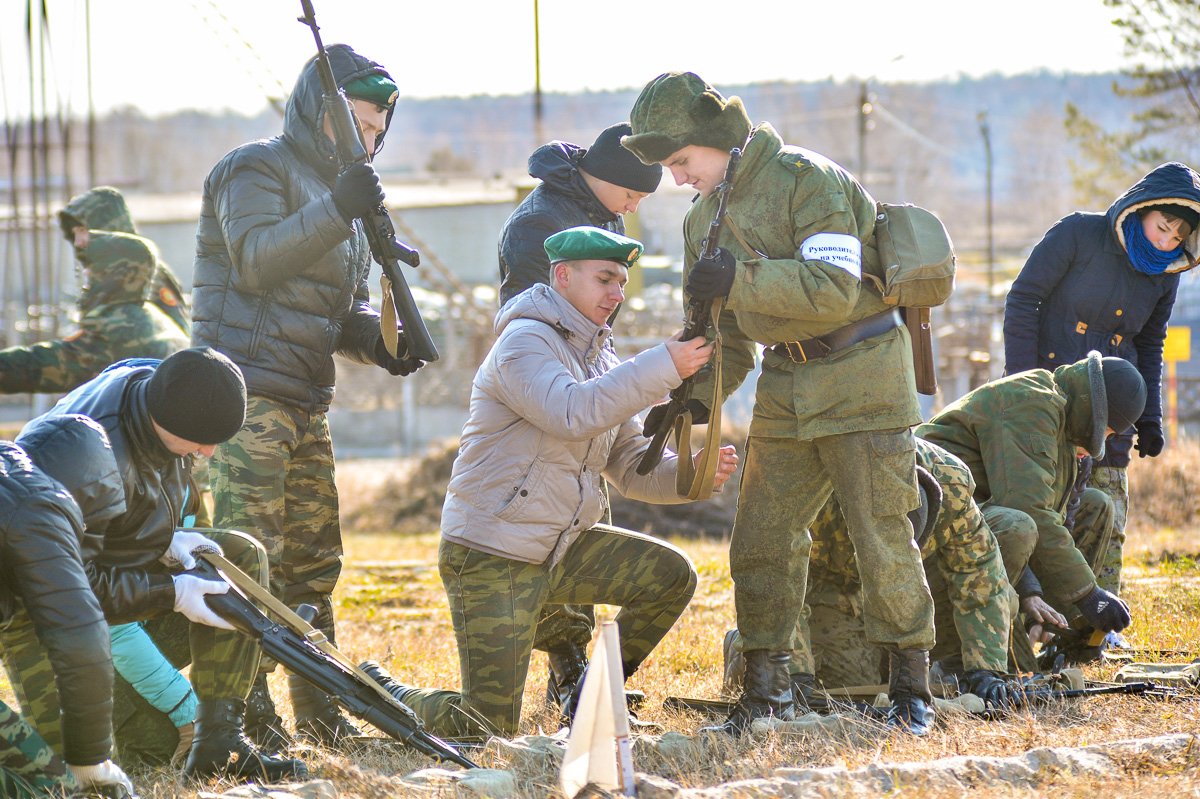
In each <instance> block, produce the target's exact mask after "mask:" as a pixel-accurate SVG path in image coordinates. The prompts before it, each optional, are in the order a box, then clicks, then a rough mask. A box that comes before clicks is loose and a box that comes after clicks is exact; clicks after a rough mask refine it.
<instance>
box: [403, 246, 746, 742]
mask: <svg viewBox="0 0 1200 799" xmlns="http://www.w3.org/2000/svg"><path fill="white" fill-rule="evenodd" d="M545 248H546V254H547V255H548V256H549V259H550V263H551V284H550V285H544V284H539V285H535V286H533V287H532V288H530V289H528V290H526V291H524V292H522V293H521V294H520V295H518V296H517V297H515V298H513V299H512V300H511V301H510V302H508V303H507V304H506V305H505V306H504V307H503V308H502V309H501V311H500V313H499V315H498V316H497V318H496V333H497V336H498V338H497V340H496V343H495V345H494V346H493V347H492V350H491V352H490V353H488V356H487V358H485V359H484V362H483V364H482V365H481V366H480V367H479V371H478V372H477V373H476V375H475V380H474V383H473V385H472V388H471V402H470V414H469V418H468V419H467V423H466V426H465V427H464V428H463V433H462V442H461V445H460V449H459V453H458V457H457V458H456V459H455V462H454V470H453V473H452V475H451V478H450V485H449V490H448V493H447V495H446V504H445V507H444V508H443V511H442V544H441V550H440V553H439V558H438V560H439V568H440V569H441V574H442V582H443V583H444V584H445V586H446V593H447V594H448V596H449V600H450V612H451V615H452V616H453V621H454V634H455V637H456V639H457V641H458V653H459V664H460V668H461V672H462V691H461V693H459V692H453V691H433V690H422V689H409V690H407V691H405V693H404V694H403V695H402V697H401V698H402V699H403V701H404V702H406V703H408V704H409V705H410V706H411V707H412V708H413V709H414V710H415V711H416V712H417V714H418V715H419V716H421V717H422V718H423V719H424V721H425V722H426V724H427V725H428V726H429V727H430V728H431V730H432V731H433V732H435V733H436V734H440V735H447V736H462V735H478V734H491V733H500V734H503V735H511V734H512V733H514V732H515V731H516V729H517V725H518V723H519V722H520V719H521V700H522V692H523V689H524V685H525V676H526V672H527V671H528V669H529V653H530V650H531V647H532V644H533V639H534V632H535V628H536V625H537V620H538V618H539V617H540V615H541V611H542V608H543V607H544V606H545V605H551V604H564V603H574V604H582V605H593V604H601V603H603V604H608V605H620V606H621V608H622V609H621V612H620V614H618V616H617V623H618V625H619V626H620V631H621V660H622V662H623V664H624V671H625V677H626V678H628V677H629V675H630V674H632V673H633V672H634V670H636V669H637V668H638V666H639V665H640V664H641V663H642V661H643V660H645V659H646V657H647V656H648V655H649V654H650V652H651V651H652V650H653V649H654V647H655V646H656V645H657V644H658V642H659V641H660V640H661V639H662V637H663V636H664V635H666V633H667V631H668V630H670V629H671V626H672V625H673V624H674V623H675V620H676V619H677V618H679V615H680V614H681V613H682V612H683V610H684V608H685V607H687V604H688V602H689V601H690V600H691V597H692V592H693V591H694V590H695V588H696V570H695V567H694V566H693V565H692V562H691V560H690V559H689V558H688V556H687V555H686V554H684V553H683V552H681V551H680V550H679V549H676V548H675V547H673V546H671V545H670V544H666V543H663V542H662V541H659V540H656V539H653V538H649V537H647V536H644V535H640V534H638V533H633V532H630V531H628V530H622V529H620V528H617V527H612V526H609V525H604V524H598V521H599V520H600V518H601V517H602V515H603V513H604V503H603V500H602V496H603V495H602V491H601V486H602V485H603V481H604V480H605V479H607V480H608V481H609V483H610V484H611V485H612V486H613V487H614V488H616V489H617V490H618V491H620V492H621V493H622V494H623V495H625V496H627V497H630V498H633V499H638V500H643V501H648V502H659V503H674V502H683V501H686V500H683V499H681V498H680V497H679V496H678V494H677V493H676V490H675V469H676V461H677V456H676V455H674V454H672V453H667V454H666V456H665V457H664V458H663V460H662V463H661V464H660V465H659V466H658V467H657V468H656V469H655V470H654V471H653V472H651V473H650V474H648V475H645V476H639V475H637V473H636V471H635V470H636V467H637V464H638V461H639V460H640V459H641V456H642V453H643V452H645V450H646V449H647V445H648V440H647V439H646V438H644V437H643V436H642V435H641V424H640V423H639V422H638V420H637V419H636V418H635V415H636V414H637V413H639V412H640V411H642V410H644V409H645V408H647V407H649V406H650V405H653V404H654V403H656V402H658V401H660V400H661V399H662V398H663V397H664V395H666V393H667V392H668V391H669V390H670V389H672V388H674V387H675V386H677V385H679V383H680V381H681V380H682V379H683V378H686V377H689V376H690V375H692V374H694V373H695V372H696V371H697V370H698V369H700V367H701V366H703V365H704V364H705V362H707V361H708V359H709V356H710V355H711V354H712V346H711V345H709V344H706V343H705V341H704V340H703V339H702V338H699V337H698V338H695V339H691V340H689V341H677V340H673V339H672V340H669V341H666V342H664V343H663V344H659V345H658V346H656V347H652V348H650V349H648V350H646V351H645V352H642V353H639V354H638V355H636V356H635V357H633V358H632V359H630V360H628V361H625V362H623V363H618V360H617V356H616V353H615V352H614V350H613V347H612V344H611V341H610V336H611V335H612V329H611V328H610V327H609V326H608V324H607V320H608V318H609V317H610V316H611V315H612V312H613V309H615V308H616V307H617V305H618V304H620V303H621V302H622V301H623V300H624V286H625V282H626V280H627V279H628V276H629V267H630V266H631V265H632V264H633V263H634V262H635V261H636V260H637V259H638V257H639V256H640V255H641V253H642V245H641V244H640V243H638V242H636V241H634V240H633V239H629V238H626V237H624V236H621V235H619V234H616V233H610V232H608V231H605V230H601V229H600V228H595V227H576V228H570V229H568V230H564V231H562V232H560V233H556V234H555V235H553V236H551V237H550V238H548V239H547V240H546V244H545ZM736 468H737V454H736V453H735V452H734V448H733V447H722V449H721V455H720V459H719V465H718V468H717V474H716V477H715V480H714V484H715V486H717V487H719V486H721V485H722V484H724V483H725V481H726V480H728V479H729V476H730V475H731V474H733V472H734V470H735V469H736ZM576 693H577V692H576ZM569 704H573V703H569ZM570 712H571V711H570V709H568V714H570Z"/></svg>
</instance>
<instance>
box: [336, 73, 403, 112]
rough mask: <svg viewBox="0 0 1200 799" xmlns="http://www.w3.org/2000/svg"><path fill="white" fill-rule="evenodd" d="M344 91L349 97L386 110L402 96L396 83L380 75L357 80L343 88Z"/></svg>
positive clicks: (376, 74)
mask: <svg viewBox="0 0 1200 799" xmlns="http://www.w3.org/2000/svg"><path fill="white" fill-rule="evenodd" d="M342 91H344V92H345V93H346V96H347V97H352V98H354V99H357V100H366V101H368V102H371V103H375V105H381V106H383V107H384V108H391V107H392V104H393V103H395V102H396V97H397V96H399V94H400V90H399V88H397V86H396V83H395V81H393V80H392V79H391V78H389V77H387V76H386V75H380V74H378V73H375V74H372V75H367V76H365V77H362V78H355V79H354V80H352V81H350V82H349V83H347V84H346V85H345V86H343V87H342Z"/></svg>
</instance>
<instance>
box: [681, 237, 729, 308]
mask: <svg viewBox="0 0 1200 799" xmlns="http://www.w3.org/2000/svg"><path fill="white" fill-rule="evenodd" d="M736 272H737V261H736V260H735V259H734V257H733V255H731V254H730V252H729V251H728V250H722V249H718V250H717V251H716V252H715V253H714V254H713V256H712V257H711V258H701V259H700V260H699V261H696V263H694V264H692V269H691V271H689V272H688V278H687V286H686V287H685V288H686V289H687V293H688V296H690V297H691V298H692V299H695V300H715V299H716V298H717V297H728V296H729V290H730V289H731V288H733V277H734V275H735V274H736Z"/></svg>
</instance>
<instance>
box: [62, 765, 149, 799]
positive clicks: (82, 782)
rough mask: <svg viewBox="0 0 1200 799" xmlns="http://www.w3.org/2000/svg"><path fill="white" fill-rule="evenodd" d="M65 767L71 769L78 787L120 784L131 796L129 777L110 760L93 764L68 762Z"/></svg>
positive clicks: (131, 787) (131, 788) (131, 789)
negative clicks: (84, 764)
mask: <svg viewBox="0 0 1200 799" xmlns="http://www.w3.org/2000/svg"><path fill="white" fill-rule="evenodd" d="M67 768H69V769H71V773H72V774H74V775H75V781H76V782H78V783H79V787H80V788H84V789H87V788H99V787H101V786H104V785H121V786H123V787H124V788H125V790H126V791H127V792H128V795H129V796H133V783H132V782H130V781H129V777H127V776H125V772H124V771H121V767H120V766H118V765H117V764H116V763H114V762H112V761H111V760H105V761H104V762H103V763H97V764H96V765H94V766H72V765H70V764H69V763H68V764H67Z"/></svg>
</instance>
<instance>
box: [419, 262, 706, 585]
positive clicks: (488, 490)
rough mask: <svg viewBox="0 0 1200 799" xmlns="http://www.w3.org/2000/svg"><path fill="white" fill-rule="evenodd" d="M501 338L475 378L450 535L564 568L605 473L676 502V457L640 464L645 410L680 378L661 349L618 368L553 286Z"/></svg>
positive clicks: (500, 327)
mask: <svg viewBox="0 0 1200 799" xmlns="http://www.w3.org/2000/svg"><path fill="white" fill-rule="evenodd" d="M496 334H497V336H498V338H497V340H496V343H495V344H494V345H493V346H492V349H491V352H489V353H488V355H487V357H486V358H485V359H484V361H483V364H482V365H481V366H480V367H479V371H478V372H476V374H475V380H474V383H473V384H472V386H471V403H470V414H469V418H468V419H467V423H466V426H465V427H464V428H463V433H462V441H461V444H460V447H459V452H458V457H457V458H456V459H455V461H454V469H453V472H452V473H451V476H450V485H449V489H448V491H447V494H446V503H445V505H444V507H443V509H442V535H443V536H444V537H445V538H446V540H448V541H453V542H455V543H458V544H462V545H463V546H466V547H470V548H472V549H477V550H482V551H484V552H488V553H491V554H493V555H500V556H502V557H506V558H511V559H513V560H520V561H525V562H528V563H544V562H549V563H550V564H554V563H557V562H558V560H559V559H561V558H562V556H563V553H565V552H566V550H567V548H568V547H570V545H571V543H572V542H573V541H574V540H575V539H576V538H577V537H578V536H579V534H580V533H581V532H582V531H584V530H587V529H588V528H589V527H592V526H593V525H595V524H596V523H597V522H598V521H599V520H600V519H601V517H602V516H603V513H604V494H603V492H602V490H601V486H602V476H603V478H607V479H608V481H609V483H611V484H612V486H613V487H614V488H615V489H616V490H618V491H620V492H621V494H623V495H624V496H627V497H630V498H632V499H638V500H643V501H647V502H659V503H675V502H683V501H686V500H683V499H681V498H680V497H679V496H678V495H677V494H676V492H675V465H676V456H675V454H674V453H671V452H669V451H668V452H667V453H666V454H665V456H664V457H663V460H662V463H661V464H660V465H659V466H658V468H657V469H655V471H653V472H651V473H650V474H648V475H646V476H644V477H642V476H639V475H638V474H637V473H636V471H635V468H636V466H637V463H638V460H639V459H640V457H641V455H642V453H643V452H644V451H645V449H646V447H647V445H648V444H649V439H647V438H644V437H642V435H641V424H640V421H639V420H638V419H637V418H636V415H637V414H638V413H640V412H641V411H643V410H645V409H646V408H647V407H649V406H650V405H653V404H655V403H657V402H660V401H662V400H663V399H665V396H666V394H667V392H668V391H670V389H672V388H674V387H675V386H677V385H679V383H680V377H679V373H678V372H677V371H676V370H675V365H674V363H673V362H672V361H671V356H670V353H668V352H667V348H666V345H664V344H660V345H658V346H657V347H653V348H651V349H649V350H646V351H645V352H642V353H639V354H638V355H637V356H635V357H633V358H631V359H630V360H628V361H625V362H623V363H618V360H617V357H616V354H615V353H614V352H613V349H612V346H611V344H610V343H609V336H610V335H611V334H612V330H611V329H610V328H609V327H608V326H603V327H597V326H596V325H595V324H594V323H593V322H591V321H589V320H588V319H587V318H586V317H585V316H584V315H583V314H581V313H580V312H579V311H578V310H576V309H575V308H574V307H573V306H572V305H571V304H570V303H569V302H567V301H566V300H565V299H563V297H562V296H560V295H559V294H558V293H557V292H556V291H554V290H553V289H551V288H550V287H549V286H547V285H544V284H539V285H536V286H534V287H532V288H530V289H529V290H527V291H525V292H523V293H521V294H519V295H518V296H516V297H514V298H513V299H512V301H510V302H509V303H507V304H506V305H505V306H504V307H503V308H501V309H500V312H499V314H497V316H496Z"/></svg>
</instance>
